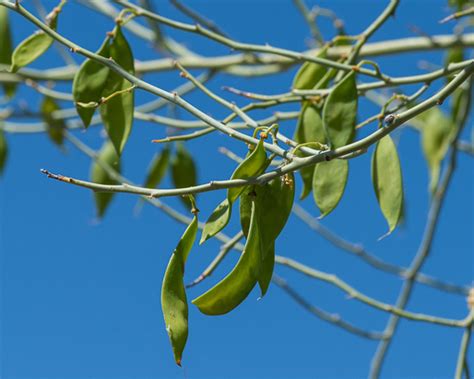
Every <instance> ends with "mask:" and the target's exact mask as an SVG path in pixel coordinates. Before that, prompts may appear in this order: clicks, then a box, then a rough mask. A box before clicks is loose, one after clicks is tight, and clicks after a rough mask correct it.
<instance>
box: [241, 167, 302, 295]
mask: <svg viewBox="0 0 474 379" xmlns="http://www.w3.org/2000/svg"><path fill="white" fill-rule="evenodd" d="M294 197H295V186H294V175H293V173H291V174H287V175H285V176H283V177H279V178H275V179H273V180H271V181H270V182H269V183H266V184H264V185H262V186H259V185H256V186H248V187H247V188H246V190H245V191H244V193H243V194H242V196H241V198H240V223H241V226H242V231H243V232H244V235H245V236H246V237H247V236H248V231H249V227H250V217H251V204H252V201H255V202H256V203H257V204H258V207H257V210H258V213H257V216H258V223H259V230H260V243H261V255H262V256H263V262H262V269H261V271H260V274H259V278H258V283H259V285H260V289H261V291H262V296H263V295H265V293H266V291H267V289H268V285H269V284H270V280H271V277H272V274H273V266H274V264H275V241H276V239H277V237H278V236H279V235H280V233H281V231H282V230H283V228H284V226H285V224H286V222H287V221H288V218H289V216H290V213H291V209H292V207H293V201H294Z"/></svg>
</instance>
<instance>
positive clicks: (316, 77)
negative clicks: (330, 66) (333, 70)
mask: <svg viewBox="0 0 474 379" xmlns="http://www.w3.org/2000/svg"><path fill="white" fill-rule="evenodd" d="M316 57H318V58H326V57H327V47H325V48H323V49H321V50H320V51H319V52H318V54H317V55H316ZM326 72H327V68H326V67H325V66H322V65H320V64H317V63H312V62H305V63H303V65H302V66H301V67H300V69H299V70H298V72H297V73H296V75H295V78H294V79H293V88H294V89H312V88H313V87H314V86H315V85H316V84H318V82H319V81H320V80H321V79H322V78H323V76H324V75H325V74H326Z"/></svg>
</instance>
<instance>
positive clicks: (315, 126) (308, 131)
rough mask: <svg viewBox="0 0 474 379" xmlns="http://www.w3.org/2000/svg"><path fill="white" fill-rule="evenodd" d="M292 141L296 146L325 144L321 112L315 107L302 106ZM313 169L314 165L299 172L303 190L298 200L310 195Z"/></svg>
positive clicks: (308, 104) (307, 104)
mask: <svg viewBox="0 0 474 379" xmlns="http://www.w3.org/2000/svg"><path fill="white" fill-rule="evenodd" d="M294 140H295V141H296V142H297V143H298V144H300V143H306V142H320V143H326V135H325V132H324V127H323V121H322V118H321V112H320V110H319V109H318V108H317V107H316V106H314V105H311V104H310V103H306V104H305V105H303V108H302V110H301V112H300V117H299V118H298V124H297V126H296V131H295V135H294ZM298 153H299V152H298ZM299 155H302V154H299ZM314 167H315V166H314V165H312V166H307V167H303V168H302V169H301V170H300V175H301V179H302V180H303V190H302V191H301V194H300V199H304V198H305V197H306V196H308V195H309V194H310V193H311V189H312V188H313V172H314Z"/></svg>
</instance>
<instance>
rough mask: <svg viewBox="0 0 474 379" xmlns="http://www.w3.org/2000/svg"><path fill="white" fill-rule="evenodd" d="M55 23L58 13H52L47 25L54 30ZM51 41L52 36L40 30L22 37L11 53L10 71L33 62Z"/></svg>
mask: <svg viewBox="0 0 474 379" xmlns="http://www.w3.org/2000/svg"><path fill="white" fill-rule="evenodd" d="M57 23H58V13H53V14H52V18H51V20H50V21H49V26H50V27H51V29H53V30H56V26H57ZM53 41H54V40H53V38H52V37H50V36H49V35H47V34H46V33H45V32H44V31H42V30H38V31H37V32H35V33H33V34H32V35H31V36H29V37H27V38H26V39H24V40H23V41H22V42H20V44H19V45H18V46H17V47H16V48H15V50H14V51H13V53H12V57H11V66H10V72H17V71H18V70H19V69H20V68H22V67H25V66H27V65H29V64H30V63H32V62H34V61H35V60H36V59H38V58H39V57H40V56H41V55H43V54H44V53H45V52H46V51H47V50H48V49H49V47H50V46H51V45H52V44H53Z"/></svg>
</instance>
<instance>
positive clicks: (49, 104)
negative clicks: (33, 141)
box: [41, 96, 66, 146]
mask: <svg viewBox="0 0 474 379" xmlns="http://www.w3.org/2000/svg"><path fill="white" fill-rule="evenodd" d="M60 109H61V108H60V107H59V105H58V104H57V103H56V101H54V99H52V98H51V97H49V96H46V97H45V98H44V99H43V102H42V104H41V115H42V116H43V119H44V121H45V122H46V124H48V136H49V138H50V139H51V141H53V143H55V144H56V145H58V146H62V144H63V142H64V129H65V128H66V125H65V124H64V120H62V119H55V118H54V117H53V113H54V112H56V111H59V110H60Z"/></svg>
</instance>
